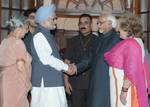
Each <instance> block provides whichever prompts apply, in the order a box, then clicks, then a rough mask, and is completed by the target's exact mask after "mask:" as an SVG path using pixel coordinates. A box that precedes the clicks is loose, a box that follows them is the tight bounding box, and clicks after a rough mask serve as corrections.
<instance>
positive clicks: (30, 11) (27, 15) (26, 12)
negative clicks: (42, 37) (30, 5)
mask: <svg viewBox="0 0 150 107" xmlns="http://www.w3.org/2000/svg"><path fill="white" fill-rule="evenodd" d="M35 12H36V9H27V10H25V11H24V13H23V15H24V16H26V17H29V15H30V14H31V13H35Z"/></svg>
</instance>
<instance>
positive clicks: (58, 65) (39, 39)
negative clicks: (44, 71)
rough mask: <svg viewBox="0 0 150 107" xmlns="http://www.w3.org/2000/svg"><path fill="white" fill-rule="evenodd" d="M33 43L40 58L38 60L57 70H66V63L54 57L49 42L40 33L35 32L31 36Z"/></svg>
mask: <svg viewBox="0 0 150 107" xmlns="http://www.w3.org/2000/svg"><path fill="white" fill-rule="evenodd" d="M33 43H34V47H35V50H36V52H37V55H38V57H39V59H40V61H41V62H42V63H43V64H44V65H49V66H51V67H53V68H54V69H56V70H58V71H61V70H63V71H67V70H68V65H67V64H65V63H64V62H63V61H62V60H60V59H58V58H56V57H55V56H53V55H52V51H53V50H52V48H51V46H50V44H49V43H48V41H47V39H46V38H45V37H44V35H43V34H42V33H37V34H36V35H35V36H34V37H33Z"/></svg>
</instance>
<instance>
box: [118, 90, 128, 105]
mask: <svg viewBox="0 0 150 107" xmlns="http://www.w3.org/2000/svg"><path fill="white" fill-rule="evenodd" d="M126 99H127V92H123V91H121V94H120V101H121V103H122V104H123V105H126V104H127V100H126Z"/></svg>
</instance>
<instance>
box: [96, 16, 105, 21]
mask: <svg viewBox="0 0 150 107" xmlns="http://www.w3.org/2000/svg"><path fill="white" fill-rule="evenodd" d="M98 20H102V21H106V20H107V17H106V16H99V17H98Z"/></svg>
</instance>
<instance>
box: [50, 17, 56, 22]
mask: <svg viewBox="0 0 150 107" xmlns="http://www.w3.org/2000/svg"><path fill="white" fill-rule="evenodd" d="M49 20H52V21H56V20H57V17H49Z"/></svg>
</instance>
